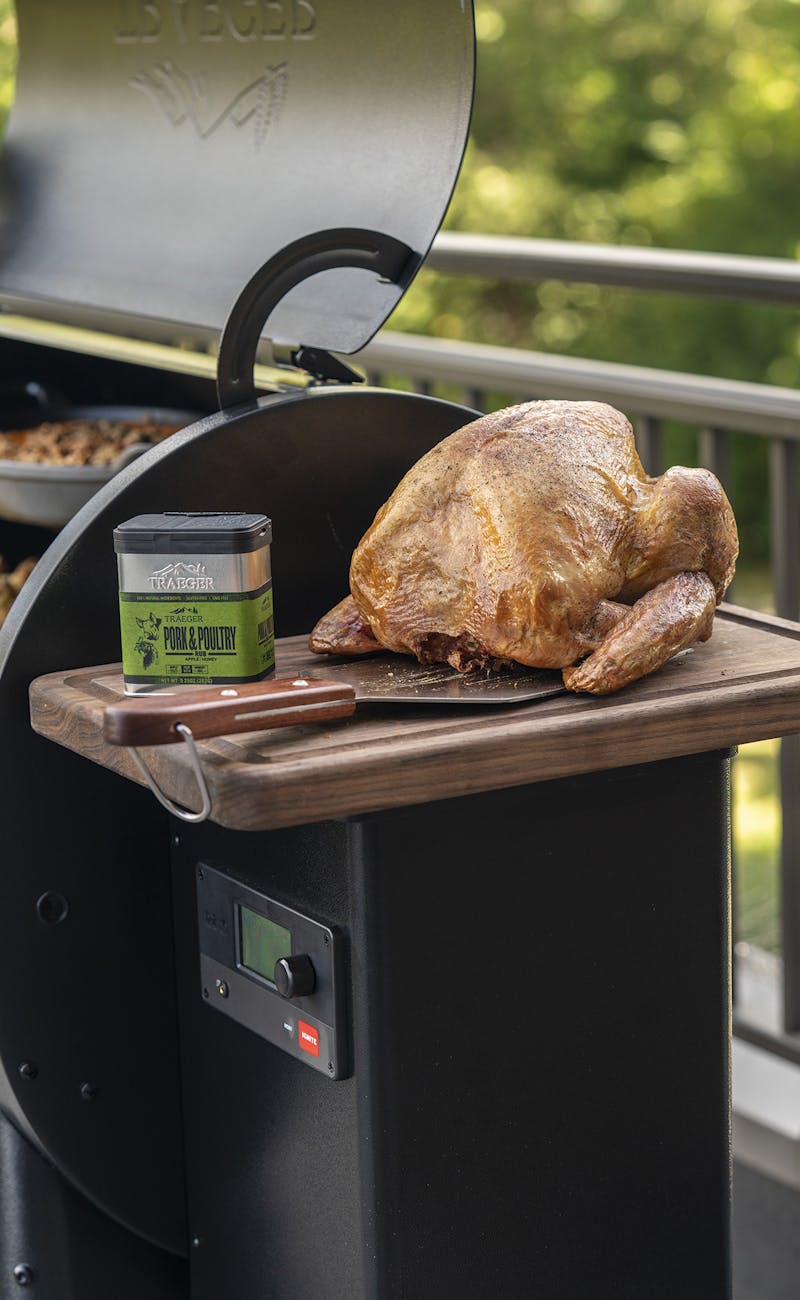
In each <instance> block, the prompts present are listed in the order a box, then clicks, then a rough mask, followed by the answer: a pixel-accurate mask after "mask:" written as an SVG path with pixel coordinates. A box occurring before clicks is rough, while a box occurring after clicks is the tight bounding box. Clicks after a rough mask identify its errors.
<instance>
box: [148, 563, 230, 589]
mask: <svg viewBox="0 0 800 1300" xmlns="http://www.w3.org/2000/svg"><path fill="white" fill-rule="evenodd" d="M148 582H149V583H150V587H151V589H152V590H153V591H213V590H214V579H213V578H210V577H209V576H208V574H207V573H206V566H205V565H204V564H187V563H185V561H183V560H178V561H177V563H176V564H165V565H164V568H163V569H156V571H155V573H151V574H150V577H149V578H148Z"/></svg>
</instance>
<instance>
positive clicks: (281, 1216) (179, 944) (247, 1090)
mask: <svg viewBox="0 0 800 1300" xmlns="http://www.w3.org/2000/svg"><path fill="white" fill-rule="evenodd" d="M207 858H213V859H214V860H215V861H217V862H219V863H224V864H225V865H226V867H227V866H229V865H230V866H234V867H235V870H236V873H237V876H238V878H239V879H240V880H241V881H243V882H244V883H245V884H247V885H249V886H251V887H252V888H254V889H257V890H259V891H260V892H266V893H269V894H270V896H271V897H273V898H276V899H278V900H279V901H281V902H283V903H285V904H286V905H287V906H289V907H294V908H297V909H298V910H300V909H301V908H302V910H304V911H305V912H307V913H309V914H311V915H314V916H315V918H316V919H320V920H322V921H323V922H324V923H325V924H326V925H331V926H333V927H336V928H339V929H341V930H342V932H343V933H344V934H345V935H346V934H347V931H348V930H349V925H350V896H349V881H348V875H347V861H348V834H347V828H346V827H345V825H344V824H336V823H325V824H323V825H316V826H310V827H309V826H304V827H298V828H296V829H293V830H290V831H278V832H274V833H272V834H270V835H241V834H238V835H237V834H231V832H225V831H222V830H221V829H220V828H219V827H216V826H213V825H212V824H210V823H209V824H207V825H206V826H205V827H203V828H202V829H199V831H196V830H195V828H192V827H180V828H178V829H177V842H176V844H175V845H174V847H173V880H174V888H175V923H176V949H175V952H176V969H177V972H178V999H179V1006H180V1030H181V1054H182V1064H183V1088H184V1096H183V1100H184V1122H185V1128H186V1133H187V1143H186V1176H187V1203H188V1213H189V1229H190V1233H191V1238H192V1241H193V1242H196V1243H197V1244H196V1245H195V1246H193V1249H192V1252H191V1260H190V1262H191V1266H192V1300H221V1297H223V1296H225V1297H228V1296H230V1297H233V1296H235V1297H236V1300H262V1297H264V1296H269V1297H270V1300H309V1298H310V1297H320V1300H322V1297H324V1300H366V1296H367V1295H369V1294H371V1293H370V1292H369V1290H368V1289H365V1281H364V1279H365V1271H366V1275H367V1276H369V1261H368V1260H364V1259H363V1258H362V1248H363V1235H362V1226H361V1225H362V1214H363V1207H362V1188H361V1150H360V1142H361V1141H362V1138H361V1135H360V1132H359V1113H360V1108H361V1106H362V1105H363V1094H364V1080H363V1079H359V1078H358V1077H356V1078H352V1077H351V1078H347V1079H343V1080H337V1081H333V1080H331V1079H329V1078H327V1077H326V1076H325V1075H323V1074H320V1073H318V1072H317V1071H315V1070H309V1069H308V1068H307V1067H306V1066H304V1065H303V1064H302V1063H301V1062H300V1061H297V1060H295V1059H294V1058H293V1057H291V1056H289V1055H287V1054H286V1053H285V1052H283V1051H281V1050H280V1049H279V1048H278V1047H274V1046H273V1045H272V1044H271V1043H268V1042H265V1041H264V1040H263V1039H261V1038H258V1037H257V1036H256V1035H255V1034H253V1033H252V1032H251V1030H249V1029H246V1028H244V1027H243V1026H242V1025H238V1024H236V1022H235V1021H233V1020H231V1019H230V1018H229V1017H227V1016H222V1015H219V1014H218V1013H217V1012H216V1011H214V1010H213V1009H212V1008H210V1007H209V1006H207V1005H206V1003H205V1002H204V1000H203V998H202V996H201V992H200V987H199V971H200V954H199V951H198V936H197V902H196V889H195V871H196V868H197V863H198V861H199V860H205V859H207ZM345 974H346V977H347V982H348V984H349V982H350V969H349V961H347V962H346V963H345ZM364 974H365V972H363V971H362V970H361V968H360V967H359V969H358V972H357V974H355V975H354V978H357V979H358V980H361V979H363V978H364ZM365 1137H366V1141H369V1135H365ZM422 1294H425V1293H424V1292H423V1293H422Z"/></svg>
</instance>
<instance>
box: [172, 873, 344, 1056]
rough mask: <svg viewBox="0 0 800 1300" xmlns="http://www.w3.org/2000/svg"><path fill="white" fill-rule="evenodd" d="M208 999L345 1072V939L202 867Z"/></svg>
mask: <svg viewBox="0 0 800 1300" xmlns="http://www.w3.org/2000/svg"><path fill="white" fill-rule="evenodd" d="M196 875H197V922H198V931H199V937H200V981H201V991H202V996H203V998H204V999H205V1000H206V1001H207V1002H208V1003H209V1004H210V1005H212V1006H214V1007H215V1008H216V1009H217V1011H221V1012H222V1013H223V1014H224V1015H226V1016H230V1017H231V1018H232V1019H233V1020H236V1021H238V1023H239V1024H240V1025H244V1026H245V1027H246V1028H247V1029H250V1030H252V1031H253V1033H255V1034H258V1035H259V1036H260V1037H261V1038H266V1040H267V1042H270V1043H273V1044H274V1045H275V1047H279V1048H281V1050H282V1051H284V1052H288V1053H289V1054H290V1056H294V1057H296V1058H297V1060H298V1061H302V1062H303V1064H304V1065H309V1066H311V1068H312V1069H314V1070H319V1071H320V1072H321V1073H322V1074H325V1075H327V1076H328V1078H330V1079H341V1078H343V1077H344V1075H345V1073H346V1072H347V1052H346V1041H345V1032H344V1014H343V1011H342V1005H341V999H342V992H343V989H342V971H341V956H342V940H341V937H337V935H336V934H335V933H334V931H333V930H331V929H329V928H328V927H327V926H325V925H321V924H320V923H319V922H318V921H314V920H312V919H311V917H309V916H304V915H303V914H302V913H301V912H296V911H294V910H293V909H292V908H291V907H286V906H284V904H283V903H278V902H276V900H275V899H273V898H268V897H267V896H266V895H265V894H260V893H258V891H257V890H255V889H252V888H250V886H249V885H245V884H243V883H242V882H241V881H239V880H236V879H235V878H234V877H233V876H231V875H229V874H228V872H226V871H223V870H220V868H219V867H214V866H210V865H207V864H206V863H202V862H201V863H199V864H198V866H197V869H196Z"/></svg>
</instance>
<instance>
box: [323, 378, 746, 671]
mask: <svg viewBox="0 0 800 1300" xmlns="http://www.w3.org/2000/svg"><path fill="white" fill-rule="evenodd" d="M737 552H738V540H737V534H736V524H735V522H734V518H733V513H732V511H731V508H730V505H729V504H728V501H727V498H726V497H725V494H724V492H723V490H722V488H721V486H720V484H719V482H718V481H717V479H716V478H715V477H714V476H713V474H710V473H709V472H708V471H707V470H698V469H682V468H677V467H676V468H673V469H671V470H668V471H667V473H666V474H664V475H662V476H661V477H660V478H656V479H652V478H648V476H647V475H646V474H645V473H644V470H643V469H642V465H641V462H640V461H639V457H638V455H637V453H636V448H635V444H634V437H633V430H632V429H631V426H630V424H629V423H628V421H627V420H626V419H625V417H624V416H623V415H621V414H620V413H619V412H618V411H615V410H614V409H613V408H612V407H610V406H606V405H604V404H603V403H599V402H556V401H553V402H529V403H527V404H526V405H524V406H517V407H510V408H508V409H506V410H503V411H497V412H494V413H493V414H492V415H487V416H484V417H483V418H481V419H480V420H476V421H474V422H473V423H472V424H469V425H466V426H465V427H464V428H463V429H459V430H458V431H457V432H456V433H454V434H452V435H451V436H450V437H449V438H446V439H445V440H444V441H443V442H441V443H439V444H438V446H436V447H434V448H433V449H432V450H431V451H430V452H428V453H427V455H425V456H423V457H422V459H421V460H420V461H418V462H417V464H416V465H414V466H413V468H412V469H411V470H410V471H409V472H408V474H406V476H405V478H404V479H403V480H402V482H401V483H400V484H399V485H398V487H397V488H396V489H395V491H394V492H393V493H392V496H391V497H390V498H389V500H388V501H387V502H386V504H385V505H384V506H383V507H382V508H381V509H380V510H379V511H378V514H377V515H376V517H375V520H374V522H373V524H372V526H371V527H370V528H369V530H368V531H367V533H366V534H365V536H364V537H363V538H362V540H361V542H360V543H359V545H358V546H357V548H356V550H355V552H354V554H353V559H352V564H351V568H350V589H351V596H350V597H347V598H346V599H345V600H344V601H342V602H341V603H340V604H339V605H338V606H336V608H335V609H334V610H332V611H331V612H330V614H328V615H326V616H325V618H323V619H322V620H320V623H319V624H318V625H317V627H316V628H315V630H314V632H313V633H312V637H311V642H310V644H311V648H312V649H313V650H317V651H320V652H327V653H337V654H362V653H366V652H367V651H373V650H374V649H375V648H376V646H375V642H376V641H377V642H378V643H379V644H380V645H381V646H383V647H385V648H386V649H389V650H394V651H399V652H400V653H405V654H414V655H416V656H417V658H419V659H420V660H421V661H423V662H429V661H446V662H448V663H451V664H452V665H453V666H454V667H456V668H459V669H461V670H466V669H471V668H477V667H484V668H487V667H488V668H494V667H497V666H499V665H502V664H503V663H508V662H516V663H521V664H527V665H531V666H534V667H540V668H562V669H565V670H566V671H565V672H564V680H565V683H566V685H567V686H568V687H569V688H570V689H571V690H583V691H592V692H594V693H596V694H605V693H607V692H609V691H614V690H617V689H618V688H619V687H620V686H624V685H625V684H626V683H628V682H631V681H634V680H636V678H637V677H641V676H643V675H644V674H645V673H648V672H652V671H653V669H654V668H656V667H659V666H660V664H662V663H664V662H665V661H666V660H667V659H668V658H669V657H670V656H671V655H673V654H675V653H677V651H678V650H679V649H682V648H684V647H685V646H687V645H689V644H691V642H692V641H694V640H698V639H705V638H706V637H707V636H710V634H711V632H710V629H711V619H712V617H713V608H714V605H715V603H717V602H718V601H719V600H721V599H722V596H723V594H724V592H725V590H726V588H727V586H728V584H729V583H730V580H731V578H732V576H733V571H734V565H735V562H736V555H737ZM679 578H680V580H678V579H679ZM641 598H644V599H641ZM709 611H710V612H709ZM587 655H589V656H590V657H589V659H587V660H586V663H585V664H583V665H582V666H581V667H580V668H578V669H575V668H573V667H572V665H574V664H576V663H577V662H578V661H580V660H581V659H584V657H585V656H587Z"/></svg>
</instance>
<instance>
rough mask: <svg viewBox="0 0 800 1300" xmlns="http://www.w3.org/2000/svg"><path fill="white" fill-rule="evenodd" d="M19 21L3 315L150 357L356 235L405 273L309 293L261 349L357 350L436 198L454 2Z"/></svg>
mask: <svg viewBox="0 0 800 1300" xmlns="http://www.w3.org/2000/svg"><path fill="white" fill-rule="evenodd" d="M17 15H18V23H19V45H20V62H19V69H18V78H17V96H16V101H15V105H14V108H13V111H12V115H11V121H10V124H9V130H8V133H7V137H6V142H5V146H4V148H3V151H2V154H0V164H1V167H0V176H1V177H2V185H1V187H0V300H1V301H2V302H3V303H4V305H5V306H6V307H7V308H10V309H12V310H15V311H23V312H26V313H28V314H32V315H38V316H44V317H46V318H47V319H51V320H58V321H62V322H64V321H66V322H67V323H72V324H90V325H95V326H97V327H101V328H103V329H106V330H109V331H111V332H120V333H122V332H124V333H126V334H134V335H136V336H139V337H144V338H151V339H159V340H163V339H164V338H165V336H166V337H170V338H173V339H176V340H180V339H181V338H192V337H197V334H198V332H199V334H200V335H201V337H202V335H203V334H204V333H207V332H213V333H214V334H216V333H217V332H218V331H219V330H220V329H221V328H222V326H223V325H224V324H225V322H226V320H227V319H228V317H229V314H230V312H231V309H232V307H233V304H234V302H236V301H237V299H238V298H239V295H240V291H241V290H242V288H243V286H245V285H246V284H248V283H249V282H251V281H252V280H253V277H254V276H257V273H258V271H259V268H261V267H262V266H263V264H264V263H266V262H267V261H269V260H270V259H272V258H274V257H276V256H277V255H278V254H279V253H280V251H281V250H282V249H284V248H285V247H286V246H287V245H292V244H295V245H297V244H298V241H300V242H301V244H302V243H303V242H304V241H306V240H307V239H309V238H310V237H311V236H313V235H314V234H315V232H319V231H330V230H331V229H343V230H344V231H345V232H347V231H352V230H354V229H358V230H362V231H363V230H364V229H366V230H368V231H374V232H378V233H379V234H383V235H386V236H389V237H390V239H391V241H393V243H392V247H393V248H399V249H401V250H403V246H407V251H408V256H407V257H400V258H399V259H398V257H396V256H395V257H394V260H393V262H392V267H393V269H392V270H391V271H390V272H389V274H388V275H387V274H386V273H385V272H381V270H380V267H378V272H377V274H376V273H375V271H374V270H373V271H369V270H364V269H354V268H353V266H352V264H351V266H350V269H333V270H331V269H329V270H326V271H325V273H324V274H313V278H311V279H305V281H304V282H303V283H302V284H299V285H298V286H297V287H295V288H292V289H291V292H289V293H288V295H287V296H286V297H284V298H283V300H282V301H281V302H280V305H278V306H276V307H275V308H274V310H273V311H272V314H271V317H270V321H269V329H268V331H267V332H268V334H269V337H270V338H272V339H275V340H278V341H282V342H286V343H293V344H297V343H302V344H304V345H306V346H307V347H310V348H314V347H316V348H322V349H333V350H336V351H338V352H344V353H350V352H355V351H358V350H359V349H360V348H361V347H363V346H364V344H365V343H367V342H368V341H369V339H370V338H371V337H372V336H373V334H374V333H375V332H376V330H377V329H378V328H379V327H380V326H381V324H382V323H383V321H384V320H385V319H386V317H387V316H388V315H389V314H390V312H391V311H392V310H393V308H394V307H395V305H396V303H397V302H398V301H399V299H400V297H401V296H402V293H403V292H404V289H405V287H407V285H408V283H409V281H410V279H411V278H412V277H413V274H414V273H415V271H416V270H417V268H418V267H419V265H420V263H421V261H422V259H423V258H424V256H425V254H426V253H427V251H428V249H429V247H430V244H431V242H432V241H433V238H434V236H435V234H436V231H437V230H438V227H439V225H440V223H441V221H442V218H443V216H444V212H445V209H446V207H447V204H448V202H449V199H450V195H451V193H452V189H453V186H454V184H455V179H456V176H457V174H458V169H459V166H460V164H461V159H462V156H463V150H464V145H465V141H466V136H467V131H468V128H469V119H470V113H471V106H472V89H473V80H474V29H473V14H472V0H440V2H439V0H437V3H436V4H432V3H431V0H402V3H397V0H74V3H70V4H64V3H63V0H17ZM311 242H312V243H313V241H311ZM334 260H335V259H334ZM391 260H392V259H390V261H391ZM351 263H352V259H351ZM320 265H321V266H323V265H324V261H323V263H320ZM165 323H167V326H166V330H165ZM261 324H263V316H262V320H261V321H260V322H259V328H260V326H261Z"/></svg>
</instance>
